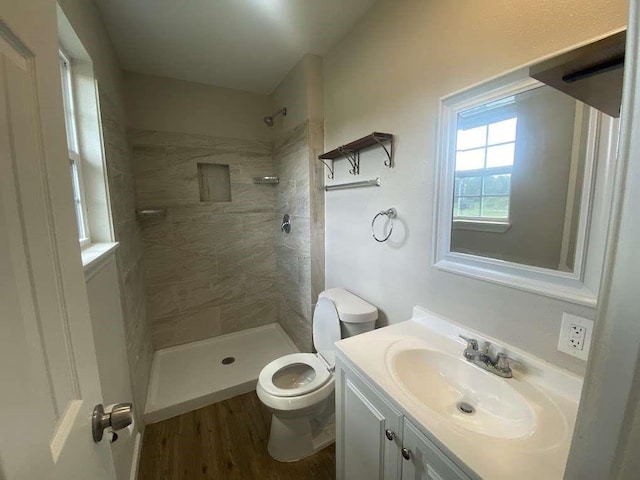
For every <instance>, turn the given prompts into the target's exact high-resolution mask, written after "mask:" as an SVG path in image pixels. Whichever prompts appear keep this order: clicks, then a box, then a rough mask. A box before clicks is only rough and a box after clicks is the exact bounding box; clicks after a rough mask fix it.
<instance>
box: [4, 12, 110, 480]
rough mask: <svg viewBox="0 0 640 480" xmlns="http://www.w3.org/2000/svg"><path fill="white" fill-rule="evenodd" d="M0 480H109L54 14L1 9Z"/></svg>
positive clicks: (106, 444)
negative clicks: (97, 429) (96, 420)
mask: <svg viewBox="0 0 640 480" xmlns="http://www.w3.org/2000/svg"><path fill="white" fill-rule="evenodd" d="M0 5H1V9H0V14H1V15H2V19H1V21H0V385H1V386H2V387H1V390H0V392H1V393H0V424H1V425H2V432H1V433H0V478H3V479H4V480H21V479H25V480H26V479H29V480H31V479H52V480H55V479H65V480H76V479H77V480H84V479H92V480H112V479H113V478H115V475H114V469H113V463H112V458H111V453H110V449H109V445H108V443H107V442H106V441H105V440H103V441H102V442H99V443H94V442H93V439H92V435H91V422H90V419H91V413H92V411H93V407H94V405H95V404H98V403H101V402H102V394H101V389H100V383H99V378H98V370H97V365H96V354H95V347H94V341H93V334H92V330H91V320H90V317H89V308H88V302H87V293H86V288H85V285H84V277H83V272H82V266H81V263H80V258H79V247H78V239H77V229H76V225H75V218H74V215H73V205H72V195H71V191H72V190H71V179H70V173H69V164H68V159H67V158H66V155H67V153H66V144H65V142H66V138H65V132H64V119H63V115H62V98H61V86H60V77H59V73H58V67H57V62H58V59H57V48H58V47H57V46H58V41H57V32H56V4H55V2H53V1H49V0H30V1H28V2H24V1H13V0H1V1H0Z"/></svg>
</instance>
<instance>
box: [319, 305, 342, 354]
mask: <svg viewBox="0 0 640 480" xmlns="http://www.w3.org/2000/svg"><path fill="white" fill-rule="evenodd" d="M340 338H342V337H341V333H340V317H338V310H336V306H335V305H334V303H333V302H332V301H331V299H329V298H327V297H322V296H321V297H318V303H317V304H316V308H315V309H314V310H313V346H314V347H316V351H317V352H320V353H322V354H323V355H324V353H325V352H332V351H334V350H335V346H334V343H336V342H337V341H338V340H340ZM324 356H325V358H326V357H328V356H330V354H327V355H324Z"/></svg>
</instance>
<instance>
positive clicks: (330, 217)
mask: <svg viewBox="0 0 640 480" xmlns="http://www.w3.org/2000/svg"><path fill="white" fill-rule="evenodd" d="M603 12H606V15H604V14H603ZM625 23H626V2H625V1H623V0H588V1H584V0H563V1H557V0H555V1H554V0H546V1H543V2H542V1H541V2H531V1H526V0H515V1H511V2H503V1H499V0H482V1H481V0H476V1H472V0H466V1H464V2H462V1H461V2H436V1H430V2H427V1H422V2H419V1H414V0H393V1H392V0H382V1H381V2H379V3H378V4H377V5H376V6H375V7H374V8H373V9H372V10H371V11H370V12H369V13H368V14H367V15H366V17H364V19H363V20H361V21H360V22H359V23H358V25H357V26H356V27H355V29H354V30H353V31H352V32H350V33H349V35H348V36H347V37H345V38H344V39H343V40H342V41H341V42H339V43H338V44H337V45H336V46H335V47H334V48H333V49H332V50H331V51H330V52H329V53H328V54H327V55H326V56H325V58H324V84H325V90H324V97H325V102H324V106H325V111H324V113H325V132H326V137H325V138H326V140H325V146H326V149H327V150H328V149H332V148H334V147H336V146H338V145H341V144H344V143H347V142H348V141H350V140H353V139H355V138H358V137H360V136H362V135H364V134H368V133H371V132H372V131H383V132H390V133H393V134H394V135H396V152H395V168H393V169H386V168H384V167H383V166H382V162H383V160H384V154H383V153H382V152H381V151H380V150H379V149H375V150H371V151H368V152H366V153H365V154H363V155H362V158H361V175H360V179H367V178H374V177H376V176H381V177H382V187H381V188H370V189H358V190H344V191H335V192H330V193H327V194H326V215H327V223H326V228H327V241H326V248H327V251H326V255H327V257H326V258H327V260H326V270H327V276H326V280H327V287H334V286H344V287H346V288H348V289H350V290H352V291H354V292H355V293H357V294H358V295H360V296H362V297H363V298H365V299H367V300H369V301H371V302H372V303H374V304H376V305H378V306H379V307H380V309H381V312H382V316H381V321H382V323H386V322H390V323H394V322H399V321H402V320H405V319H407V318H409V317H410V315H411V307H412V306H413V305H416V304H418V305H423V306H425V307H427V308H430V309H431V310H434V311H435V312H437V313H440V314H444V315H446V316H448V317H451V318H453V319H455V320H457V321H459V322H461V323H464V324H465V325H467V326H469V327H471V328H474V329H477V330H481V331H483V332H485V333H486V334H489V335H492V336H494V337H496V338H498V339H500V340H503V341H505V342H509V343H511V344H513V345H515V346H517V347H519V348H522V349H524V350H527V351H529V352H531V353H533V354H534V355H537V356H539V357H542V358H544V359H546V360H548V361H550V362H553V363H555V364H558V365H560V366H563V367H566V368H569V369H571V370H573V371H575V372H578V373H582V372H583V371H584V363H583V362H581V361H579V360H576V359H573V358H569V357H568V356H566V355H565V354H563V353H560V352H557V351H556V345H557V336H558V329H559V327H560V319H561V315H562V312H563V311H567V312H572V313H575V314H579V315H584V316H586V317H589V318H594V316H595V312H594V311H593V310H592V309H589V308H586V307H580V306H576V305H572V304H569V303H565V302H562V301H558V300H553V299H548V298H545V297H541V296H538V295H534V294H530V293H525V292H521V291H518V290H514V289H510V288H506V287H501V286H498V285H493V284H490V283H486V282H481V281H478V280H473V279H470V278H466V277H463V276H459V275H454V274H450V273H445V272H439V271H436V270H434V269H433V268H432V267H431V258H430V257H431V239H432V218H433V208H432V204H433V185H434V178H433V170H434V162H435V145H436V121H437V112H438V107H439V99H440V98H441V97H442V96H444V95H447V94H450V93H452V92H455V91H458V90H461V89H463V88H466V87H468V86H471V85H473V84H476V83H479V82H482V81H483V80H485V79H488V78H490V77H493V76H496V75H498V74H500V73H503V72H505V71H507V70H510V69H513V68H514V67H517V66H519V65H522V64H525V63H528V62H531V61H533V60H536V59H537V58H539V57H541V56H544V55H547V54H549V53H552V52H554V51H557V50H560V49H563V48H566V47H568V46H571V45H573V44H575V43H578V42H581V41H584V40H587V39H589V38H591V37H593V36H596V35H600V34H603V33H606V32H607V31H609V30H612V29H614V28H618V27H620V26H622V25H624V24H625ZM346 172H347V163H346V161H344V160H343V161H339V162H336V181H337V182H340V181H352V180H353V177H352V176H350V175H348V174H347V173H346ZM391 206H394V207H396V208H397V209H398V215H399V219H398V226H397V229H396V231H394V235H393V237H392V241H389V242H387V243H386V244H378V243H376V242H375V241H374V240H373V239H372V238H371V234H370V231H369V225H370V222H371V218H372V217H373V215H374V214H375V213H376V212H377V211H379V210H381V209H383V208H388V207H391Z"/></svg>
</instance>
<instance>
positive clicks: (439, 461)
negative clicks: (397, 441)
mask: <svg viewBox="0 0 640 480" xmlns="http://www.w3.org/2000/svg"><path fill="white" fill-rule="evenodd" d="M401 453H402V459H403V460H402V480H469V477H467V476H466V475H465V474H464V473H463V472H462V470H460V469H459V468H458V467H457V466H456V465H455V464H454V463H453V462H452V461H451V460H449V458H448V457H447V456H446V455H445V454H444V453H442V452H441V451H440V449H438V447H436V446H435V445H434V444H433V443H431V441H429V439H428V438H427V437H425V436H424V435H423V434H422V432H420V431H419V430H418V429H417V428H416V427H415V426H414V425H413V424H412V423H411V422H410V421H409V420H407V419H406V418H405V419H404V425H403V430H402V451H401Z"/></svg>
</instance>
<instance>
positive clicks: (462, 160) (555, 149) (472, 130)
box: [450, 85, 588, 272]
mask: <svg viewBox="0 0 640 480" xmlns="http://www.w3.org/2000/svg"><path fill="white" fill-rule="evenodd" d="M585 120H586V121H585ZM584 125H588V118H587V119H585V109H584V108H583V105H582V104H581V103H579V102H578V101H576V100H574V99H573V98H571V97H569V96H568V95H566V94H564V93H561V92H559V91H557V90H555V89H553V88H551V87H548V86H537V85H536V86H533V87H532V88H531V89H530V90H526V91H524V92H520V93H518V94H516V95H510V96H507V97H504V98H499V99H497V100H492V101H490V102H487V103H483V104H481V105H478V106H475V107H473V108H469V109H466V110H463V111H461V112H459V113H458V114H457V118H456V144H455V167H454V169H455V173H454V179H453V182H454V188H453V214H452V222H451V244H450V250H451V251H452V252H459V253H467V254H470V255H479V256H483V257H490V258H496V259H501V260H505V261H510V262H515V263H520V264H524V265H531V266H535V267H542V268H548V269H551V270H561V271H567V272H572V271H573V270H574V260H575V253H576V241H577V238H578V236H577V229H578V224H579V214H580V200H581V194H582V182H583V180H584V173H585V162H586V158H587V151H586V146H587V145H586V139H587V133H588V132H587V131H586V130H585V128H584Z"/></svg>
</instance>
